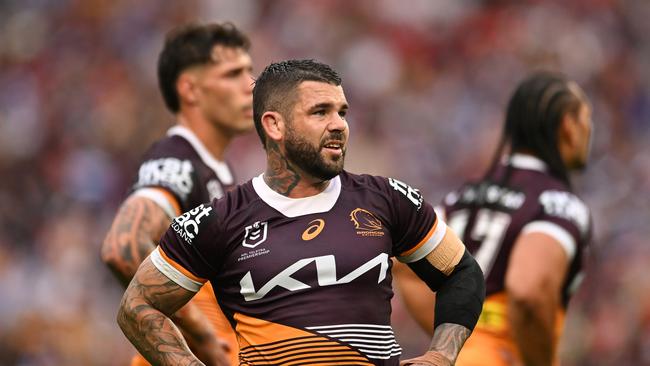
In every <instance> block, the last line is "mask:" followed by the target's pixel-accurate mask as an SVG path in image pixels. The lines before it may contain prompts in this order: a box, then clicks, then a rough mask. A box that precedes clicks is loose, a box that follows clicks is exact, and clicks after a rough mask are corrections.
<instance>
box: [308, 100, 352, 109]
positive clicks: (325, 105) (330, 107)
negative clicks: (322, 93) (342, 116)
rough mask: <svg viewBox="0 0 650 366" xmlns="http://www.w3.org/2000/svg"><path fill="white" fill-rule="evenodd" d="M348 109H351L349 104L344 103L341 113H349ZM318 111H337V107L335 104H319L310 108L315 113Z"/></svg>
mask: <svg viewBox="0 0 650 366" xmlns="http://www.w3.org/2000/svg"><path fill="white" fill-rule="evenodd" d="M348 108H349V105H348V104H347V103H343V105H342V106H341V108H339V109H340V110H341V111H347V110H348ZM317 109H326V110H330V109H336V106H335V105H334V103H328V102H325V103H318V104H316V105H313V106H312V107H311V108H309V110H310V111H314V110H317Z"/></svg>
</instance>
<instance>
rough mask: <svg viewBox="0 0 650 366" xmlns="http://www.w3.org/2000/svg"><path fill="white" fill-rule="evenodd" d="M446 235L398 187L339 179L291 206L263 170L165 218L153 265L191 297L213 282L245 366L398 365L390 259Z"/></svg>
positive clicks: (429, 211) (426, 208)
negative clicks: (166, 224) (208, 200)
mask: <svg viewBox="0 0 650 366" xmlns="http://www.w3.org/2000/svg"><path fill="white" fill-rule="evenodd" d="M445 232H446V225H445V224H444V222H442V221H441V220H438V219H437V217H436V214H435V212H434V210H433V208H432V207H431V206H430V205H429V204H427V203H426V202H424V201H423V199H422V196H421V195H420V193H419V192H418V190H416V189H413V188H411V187H410V186H408V185H407V184H405V183H403V182H401V181H398V180H394V179H386V178H382V177H374V176H368V175H354V174H350V173H347V172H342V173H341V174H340V175H338V176H337V177H335V178H333V179H332V180H330V182H329V185H328V187H327V188H326V189H325V190H324V191H323V192H321V193H320V194H317V195H315V196H311V197H306V198H297V199H292V198H288V197H285V196H283V195H281V194H279V193H277V192H275V191H274V190H272V189H271V188H270V187H269V186H267V184H266V183H265V182H264V179H263V178H262V176H261V175H260V176H258V177H256V178H254V179H253V180H252V181H249V182H247V183H246V184H243V185H241V186H239V187H237V188H236V189H234V190H232V191H230V192H228V193H227V194H226V195H225V197H224V198H222V199H220V200H214V201H212V203H211V204H207V205H201V206H198V207H196V208H194V209H192V210H191V211H189V212H186V213H185V214H183V215H182V216H180V217H177V218H176V219H174V221H173V222H172V225H171V227H170V228H169V230H168V231H167V233H166V234H165V235H164V237H163V239H162V240H161V243H160V246H159V248H158V250H156V251H154V252H153V253H152V255H151V260H152V261H153V263H154V265H155V266H156V267H157V268H158V269H159V270H160V271H161V272H162V273H164V274H165V275H166V276H167V277H169V278H170V279H171V280H173V281H174V282H176V283H177V284H179V285H180V286H182V287H184V288H186V289H188V290H190V291H197V290H198V289H199V288H200V287H201V286H202V285H203V284H204V283H206V282H208V281H209V282H211V283H212V284H213V288H214V291H215V294H216V297H217V299H218V300H219V304H220V305H221V308H222V309H223V310H224V312H225V314H226V316H227V317H228V318H229V320H230V321H231V323H232V325H233V327H234V328H235V330H236V332H237V335H238V340H239V345H240V349H241V350H240V356H239V357H240V364H242V365H314V364H327V365H333V364H341V365H398V363H399V355H400V354H401V348H400V346H399V345H398V344H397V342H396V341H395V337H394V334H393V330H392V328H391V325H390V314H391V305H390V299H391V298H392V296H393V291H392V287H391V281H392V276H391V266H392V262H391V260H390V257H392V256H396V257H397V258H398V259H399V260H401V261H403V262H407V263H410V262H414V261H417V260H420V259H422V258H424V257H425V256H426V255H427V254H428V253H430V252H431V251H432V250H433V249H434V248H435V247H436V246H437V245H438V244H439V243H440V242H441V240H442V237H443V236H444V233H445Z"/></svg>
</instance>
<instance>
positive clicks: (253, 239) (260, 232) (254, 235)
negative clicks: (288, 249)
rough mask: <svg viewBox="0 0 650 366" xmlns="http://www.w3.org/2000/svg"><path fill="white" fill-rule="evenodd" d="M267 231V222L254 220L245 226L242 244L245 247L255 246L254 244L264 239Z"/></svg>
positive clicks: (262, 241)
mask: <svg viewBox="0 0 650 366" xmlns="http://www.w3.org/2000/svg"><path fill="white" fill-rule="evenodd" d="M267 233H268V224H267V222H266V221H264V222H259V221H256V222H255V223H254V224H253V225H248V226H246V232H245V233H244V240H243V241H242V245H243V246H245V247H246V248H255V247H256V246H258V245H260V244H262V243H264V242H265V241H266V235H267Z"/></svg>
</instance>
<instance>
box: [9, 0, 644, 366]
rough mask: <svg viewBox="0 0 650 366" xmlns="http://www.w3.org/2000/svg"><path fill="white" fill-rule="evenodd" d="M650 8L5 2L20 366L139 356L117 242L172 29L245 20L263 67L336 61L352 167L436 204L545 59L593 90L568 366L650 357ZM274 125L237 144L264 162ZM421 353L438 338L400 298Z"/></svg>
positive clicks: (13, 361)
mask: <svg viewBox="0 0 650 366" xmlns="http://www.w3.org/2000/svg"><path fill="white" fill-rule="evenodd" d="M648 19H650V2H648V1H645V0H570V1H561V0H555V1H542V0H539V1H514V0H512V1H507V0H500V1H497V0H493V1H489V0H483V1H480V0H436V1H430V0H360V1H346V0H321V1H299V0H275V1H271V0H266V1H255V0H232V1H226V0H218V1H216V0H205V1H197V0H192V1H174V2H172V1H156V0H139V1H137V2H136V1H126V0H20V1H19V0H3V1H0V177H1V179H0V294H1V295H0V364H2V365H21V366H31V365H73V364H74V365H125V364H126V361H127V360H128V359H129V357H130V355H131V352H132V350H131V346H130V345H129V344H128V343H127V341H126V339H125V338H124V337H123V335H122V334H121V332H120V331H119V329H118V327H117V325H116V323H115V315H116V311H117V307H118V304H119V299H120V297H121V293H122V291H123V290H122V288H120V286H119V285H118V283H117V281H115V280H114V279H113V278H112V276H111V275H110V273H109V271H108V270H107V269H106V268H105V266H104V265H103V264H102V263H101V261H100V258H99V248H100V245H101V242H102V240H103V237H104V235H105V233H106V231H107V229H108V226H109V224H110V221H111V219H112V216H113V215H114V213H115V211H116V209H117V205H118V204H119V202H120V201H121V199H122V198H123V197H124V195H125V193H126V191H127V189H128V186H129V184H130V182H131V180H132V179H133V174H134V173H135V169H136V167H137V163H138V160H139V158H140V156H141V154H142V153H143V152H144V150H145V149H146V148H147V147H148V145H149V144H150V143H151V142H153V141H154V140H155V139H156V138H158V137H159V136H161V135H162V134H163V133H164V131H165V130H166V129H167V128H168V127H169V126H170V125H171V124H172V123H173V120H172V116H171V115H170V114H169V113H168V112H167V111H166V110H165V108H164V105H163V103H162V99H161V97H160V95H159V92H158V89H157V81H156V77H155V64H156V58H157V55H158V52H159V50H160V48H161V45H162V41H163V37H164V34H165V33H166V32H167V31H168V30H169V29H171V28H172V27H174V26H175V25H178V24H182V23H185V22H189V21H224V20H231V21H233V22H235V23H236V24H237V25H238V26H239V27H240V28H242V29H243V30H245V31H246V32H248V33H249V35H250V36H251V39H252V43H253V48H252V55H253V59H254V62H255V66H256V69H257V70H256V72H260V71H261V69H262V68H263V67H264V66H265V65H266V64H268V63H269V62H271V61H277V60H280V59H286V58H315V59H318V60H321V61H324V62H327V63H330V64H332V65H333V66H335V68H336V69H338V70H339V71H340V73H341V74H342V77H343V85H344V88H345V90H346V94H347V98H348V101H349V102H350V105H351V110H350V114H349V121H350V128H351V138H352V141H351V147H350V148H349V151H348V162H347V168H348V170H350V171H353V172H369V173H375V174H382V175H389V176H393V177H397V178H399V179H401V180H404V181H407V182H409V183H410V184H412V185H414V186H416V187H419V188H420V189H421V191H422V192H423V193H424V195H425V197H426V198H427V200H429V201H430V202H436V201H438V200H439V199H441V198H442V197H443V195H444V194H445V193H446V191H448V190H450V189H453V188H456V187H457V186H458V185H459V184H460V183H461V181H462V180H464V179H466V178H468V177H471V176H476V174H480V173H481V172H482V171H483V170H484V169H485V168H486V166H487V164H488V162H489V160H490V159H491V155H492V151H493V149H494V148H495V146H496V141H497V138H498V136H499V134H500V132H501V131H500V126H501V123H502V120H503V114H504V106H505V104H506V102H507V99H508V97H509V95H510V93H511V91H512V89H513V88H514V86H515V85H516V83H517V82H518V81H519V80H520V79H522V78H523V77H524V76H525V75H526V74H527V73H529V72H530V71H531V70H537V69H550V70H556V71H561V72H564V73H565V74H566V75H567V76H568V77H569V78H571V79H574V80H576V81H577V82H578V83H579V84H580V85H581V86H582V87H583V88H584V89H585V90H586V92H587V94H588V96H589V97H590V99H591V101H592V103H593V108H594V124H595V136H594V141H593V148H592V154H591V164H590V165H589V167H588V169H587V170H586V171H585V172H584V173H583V174H580V175H579V176H576V177H575V180H574V182H575V189H576V191H577V192H578V193H579V194H580V195H581V196H582V197H583V198H584V200H585V201H586V202H587V204H588V205H589V206H590V207H591V210H592V214H593V217H594V221H595V241H594V247H593V248H592V251H591V253H590V259H589V267H588V269H587V276H586V278H585V282H584V284H583V286H582V288H581V289H580V290H579V292H578V294H577V296H576V297H575V298H574V301H573V302H572V303H571V305H570V310H569V316H568V322H567V326H566V333H565V337H564V338H563V340H562V359H563V364H566V365H650V275H648V274H647V269H646V268H647V267H648V264H649V263H650V246H649V245H648V238H649V237H650V225H648V223H650V209H649V207H650V66H649V65H650V21H648ZM260 147H261V146H260V143H259V141H258V140H257V137H256V136H254V134H251V135H250V136H247V137H244V138H241V139H239V140H238V141H237V142H236V143H235V145H234V146H233V147H232V148H231V149H230V151H229V155H230V156H232V157H235V156H236V158H233V159H230V161H231V162H232V163H233V164H234V168H235V171H236V174H237V176H238V178H239V179H238V180H239V181H240V182H243V181H246V180H248V179H250V178H251V177H252V176H253V175H254V174H257V173H259V172H260V171H261V170H262V168H263V166H264V155H263V152H262V149H261V148H260ZM394 308H395V309H394V310H395V314H394V315H395V328H396V331H397V333H398V338H399V341H400V342H401V344H402V345H403V347H404V349H405V353H406V354H411V355H413V354H416V353H420V352H421V351H422V350H423V348H424V347H426V346H427V344H428V340H427V339H426V336H425V335H424V333H423V332H421V331H420V330H419V329H417V328H416V327H415V325H414V324H413V323H412V322H410V320H409V319H408V316H407V315H406V314H405V310H404V309H403V307H402V306H401V305H400V304H399V303H398V302H394Z"/></svg>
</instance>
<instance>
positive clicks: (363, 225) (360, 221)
mask: <svg viewBox="0 0 650 366" xmlns="http://www.w3.org/2000/svg"><path fill="white" fill-rule="evenodd" d="M350 220H351V221H352V223H354V228H355V229H357V235H361V236H384V229H383V227H382V225H381V220H379V219H378V218H377V217H376V216H375V215H374V214H373V213H372V212H370V211H368V210H364V209H363V208H355V209H354V210H352V212H350Z"/></svg>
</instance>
